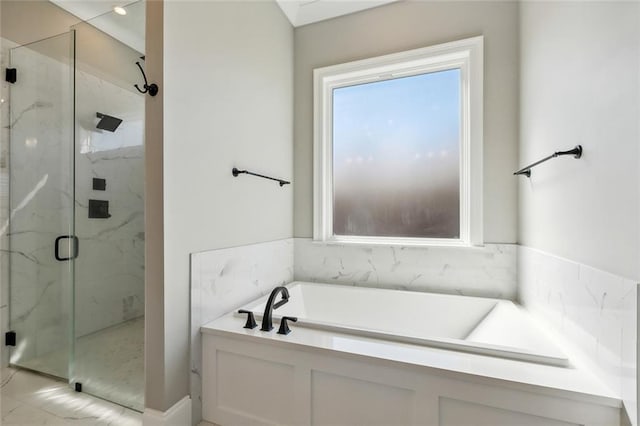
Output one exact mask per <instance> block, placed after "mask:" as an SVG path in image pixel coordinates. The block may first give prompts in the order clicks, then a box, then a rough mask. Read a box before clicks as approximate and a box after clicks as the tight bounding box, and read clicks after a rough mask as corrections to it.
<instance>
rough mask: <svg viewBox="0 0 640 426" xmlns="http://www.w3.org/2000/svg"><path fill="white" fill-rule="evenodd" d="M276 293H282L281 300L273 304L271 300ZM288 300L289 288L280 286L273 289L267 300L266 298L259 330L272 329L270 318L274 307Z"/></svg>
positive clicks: (273, 299)
mask: <svg viewBox="0 0 640 426" xmlns="http://www.w3.org/2000/svg"><path fill="white" fill-rule="evenodd" d="M278 293H282V300H280V301H279V302H278V303H276V304H274V303H273V302H274V301H275V300H276V296H278ZM288 301H289V290H287V288H286V287H283V286H280V287H276V288H274V289H273V291H272V292H271V295H270V296H269V300H267V305H266V306H265V308H264V315H263V316H262V327H260V330H262V331H271V330H273V321H272V318H271V314H272V313H273V310H274V309H278V308H279V307H280V306H282V305H284V304H285V303H287V302H288Z"/></svg>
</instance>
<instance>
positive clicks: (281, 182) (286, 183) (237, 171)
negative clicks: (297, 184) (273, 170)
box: [231, 167, 291, 186]
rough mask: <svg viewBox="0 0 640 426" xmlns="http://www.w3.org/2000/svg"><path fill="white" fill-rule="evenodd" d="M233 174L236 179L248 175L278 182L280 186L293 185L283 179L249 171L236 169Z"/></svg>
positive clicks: (232, 171)
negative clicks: (240, 175)
mask: <svg viewBox="0 0 640 426" xmlns="http://www.w3.org/2000/svg"><path fill="white" fill-rule="evenodd" d="M231 174H232V175H233V176H234V177H238V175H239V174H247V175H251V176H257V177H261V178H264V179H269V180H275V181H276V182H278V183H279V184H280V186H284V185H289V184H290V183H291V182H288V181H286V180H282V179H278V178H274V177H270V176H265V175H261V174H259V173H253V172H250V171H248V170H238V169H237V168H235V167H234V168H233V169H232V170H231Z"/></svg>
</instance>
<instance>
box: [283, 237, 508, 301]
mask: <svg viewBox="0 0 640 426" xmlns="http://www.w3.org/2000/svg"><path fill="white" fill-rule="evenodd" d="M294 252H295V264H294V278H295V280H296V281H310V282H323V283H332V284H344V285H354V286H363V287H380V288H392V289H399V290H411V291H426V292H438V293H451V294H460V295H464V296H481V297H494V298H502V299H515V297H516V292H517V291H516V288H517V279H516V245H515V244H485V245H484V246H482V247H436V246H428V247H424V246H388V245H387V246H385V245H379V246H378V245H359V244H337V243H331V244H327V243H322V242H315V241H313V240H312V239H311V238H295V239H294Z"/></svg>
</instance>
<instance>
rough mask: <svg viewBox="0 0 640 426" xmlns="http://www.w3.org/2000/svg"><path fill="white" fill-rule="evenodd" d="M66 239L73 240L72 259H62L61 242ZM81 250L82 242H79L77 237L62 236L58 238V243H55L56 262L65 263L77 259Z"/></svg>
mask: <svg viewBox="0 0 640 426" xmlns="http://www.w3.org/2000/svg"><path fill="white" fill-rule="evenodd" d="M65 239H72V240H73V252H72V254H71V256H70V257H60V241H62V240H65ZM79 250H80V241H79V240H78V237H76V236H75V235H60V236H59V237H58V238H56V242H55V243H54V256H55V257H56V260H57V261H58V262H64V261H67V260H71V259H75V258H76V257H78V252H79Z"/></svg>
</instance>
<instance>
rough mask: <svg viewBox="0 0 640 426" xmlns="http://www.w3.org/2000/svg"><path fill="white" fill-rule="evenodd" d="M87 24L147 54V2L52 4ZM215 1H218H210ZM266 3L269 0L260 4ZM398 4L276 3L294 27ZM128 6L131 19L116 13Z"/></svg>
mask: <svg viewBox="0 0 640 426" xmlns="http://www.w3.org/2000/svg"><path fill="white" fill-rule="evenodd" d="M49 1H51V2H52V3H54V4H56V5H58V6H59V7H61V8H63V9H65V10H66V11H68V12H69V13H71V14H73V15H75V16H77V17H78V18H80V19H82V20H83V21H90V23H91V24H92V25H94V26H95V27H97V28H99V29H101V30H102V31H104V32H106V33H107V34H109V35H111V36H112V37H114V38H116V39H118V40H120V41H121V42H123V43H125V44H126V45H128V46H130V47H132V48H133V49H135V50H137V51H138V52H141V53H144V2H143V1H136V2H132V1H131V0H49ZM209 1H215V0H209ZM258 1H265V0H258ZM394 1H397V0H276V2H277V3H278V5H279V6H280V8H281V9H282V11H283V12H284V14H285V15H286V16H287V18H288V19H289V21H290V22H291V24H292V25H293V26H294V27H299V26H301V25H307V24H311V23H314V22H318V21H324V20H325V19H331V18H335V17H338V16H342V15H348V14H350V13H354V12H359V11H361V10H365V9H371V8H374V7H377V6H381V5H383V4H387V3H392V2H394ZM114 6H126V7H125V9H127V12H128V13H127V15H126V16H120V15H117V14H115V13H114V12H113V7H114Z"/></svg>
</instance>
